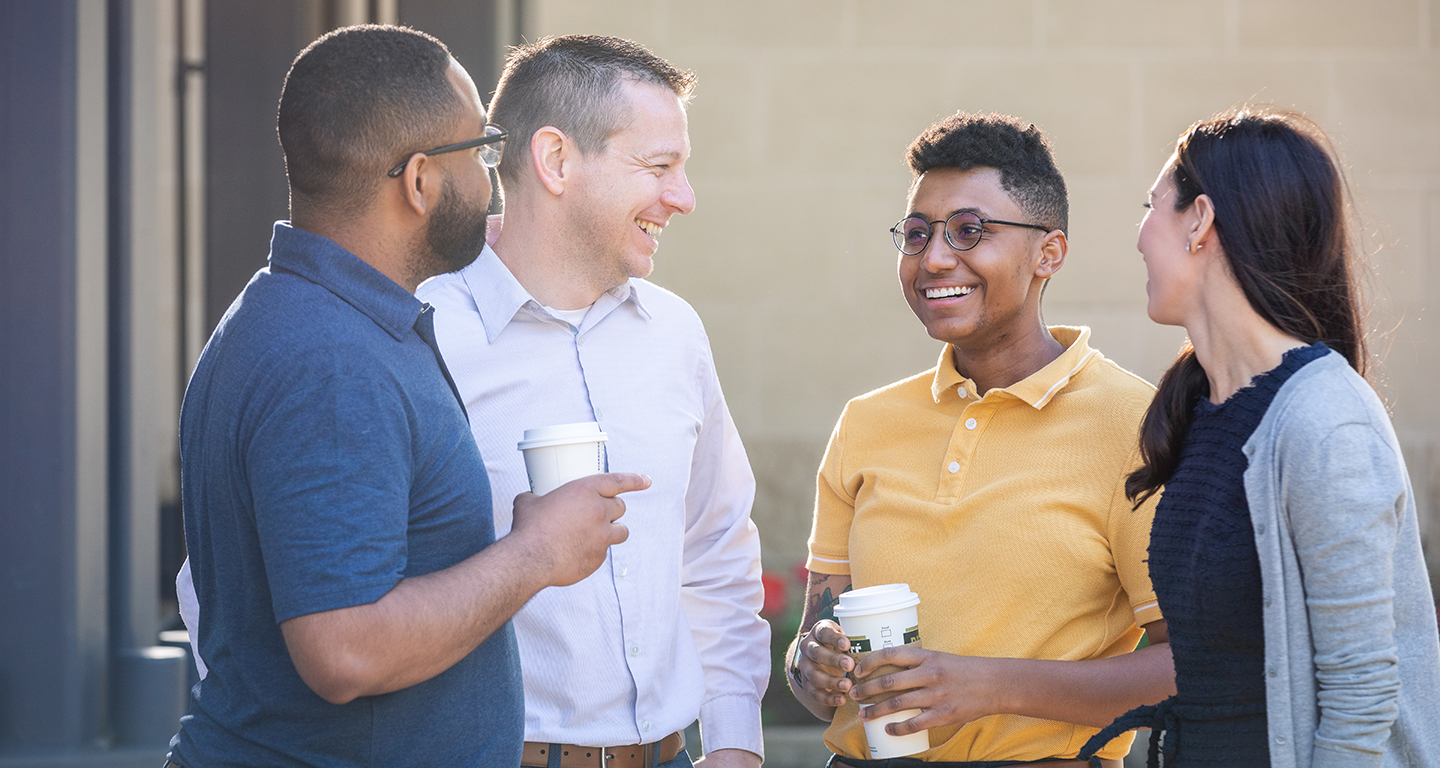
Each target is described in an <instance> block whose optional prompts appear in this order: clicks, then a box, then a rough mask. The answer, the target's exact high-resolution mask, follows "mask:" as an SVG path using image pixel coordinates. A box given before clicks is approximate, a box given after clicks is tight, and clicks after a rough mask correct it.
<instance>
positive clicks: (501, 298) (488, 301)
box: [460, 245, 650, 344]
mask: <svg viewBox="0 0 1440 768" xmlns="http://www.w3.org/2000/svg"><path fill="white" fill-rule="evenodd" d="M460 278H461V279H462V280H464V281H465V287H466V288H467V289H469V291H470V296H471V298H472V299H474V301H475V309H476V310H478V311H479V312H480V323H481V324H482V325H483V326H484V327H485V338H486V340H487V341H489V342H490V343H491V344H494V343H495V339H496V337H498V336H499V335H500V332H501V331H503V330H505V326H507V325H509V324H510V321H511V320H514V319H515V315H516V314H518V313H519V312H520V310H521V309H522V308H523V307H525V306H526V305H527V304H528V305H530V306H531V307H532V308H533V309H534V310H535V311H539V312H543V311H544V310H543V309H541V304H540V302H539V301H537V300H536V299H535V298H534V297H533V296H531V295H530V292H529V291H527V290H525V286H523V285H521V284H520V281H519V280H516V279H515V275H514V273H512V272H511V271H510V268H509V267H507V266H505V262H503V261H501V260H500V256H499V255H498V254H496V253H495V251H494V249H492V248H491V247H490V246H489V245H486V246H485V249H484V250H482V251H481V252H480V257H479V258H477V259H475V261H474V262H472V263H471V264H470V266H468V267H465V268H464V269H462V270H460ZM635 285H636V281H635V280H634V279H633V278H632V279H630V280H627V281H625V282H624V283H621V284H620V285H618V286H616V287H614V288H611V289H610V290H608V291H606V292H605V293H603V294H601V296H600V298H599V299H598V300H596V302H595V306H594V308H593V309H591V310H590V314H591V315H596V318H595V320H598V319H599V318H600V317H603V316H604V315H605V314H606V313H608V312H609V311H610V310H612V309H614V308H615V307H617V306H619V305H621V304H624V303H625V302H627V301H629V302H630V303H632V304H634V306H635V311H636V312H637V313H638V314H639V315H640V316H641V317H643V318H645V319H646V320H648V319H650V312H649V311H648V310H647V309H645V305H644V304H642V303H641V302H640V294H639V291H637V290H635ZM593 322H594V321H592V319H591V318H590V316H589V315H587V316H586V318H585V324H586V325H587V326H588V325H591V324H592V323H593Z"/></svg>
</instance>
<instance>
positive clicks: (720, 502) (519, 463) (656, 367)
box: [417, 246, 770, 756]
mask: <svg viewBox="0 0 1440 768" xmlns="http://www.w3.org/2000/svg"><path fill="white" fill-rule="evenodd" d="M417 295H418V296H419V297H420V299H421V300H422V301H426V302H429V303H431V304H433V305H434V306H435V308H436V311H435V334H436V337H437V339H438V341H439V344H440V349H441V352H442V354H443V355H444V357H445V362H446V364H447V366H448V367H449V369H450V373H451V376H452V377H453V378H454V380H455V384H456V385H457V386H458V387H459V390H460V394H461V397H462V398H463V400H464V401H465V408H466V410H467V411H468V412H469V415H470V428H471V431H472V432H473V433H474V435H475V442H476V443H478V444H479V446H480V455H481V456H482V457H483V458H484V460H485V467H486V469H487V471H488V473H489V479H490V488H491V493H492V495H493V498H494V509H495V512H494V514H495V528H496V535H497V536H501V535H504V534H505V533H507V532H508V531H509V530H510V525H511V520H512V517H511V515H512V504H513V501H514V498H515V496H516V495H517V494H519V493H521V492H523V491H527V490H529V482H528V480H527V478H526V474H525V464H524V459H523V457H522V455H521V453H520V452H519V451H518V450H517V449H516V443H518V442H519V441H520V439H521V436H522V433H523V431H524V430H525V429H527V428H531V427H543V426H549V425H553V424H566V423H572V422H583V421H598V422H599V423H600V427H601V429H602V430H604V432H605V433H606V435H607V436H608V438H609V440H608V442H607V443H606V445H605V450H606V455H607V460H608V463H609V469H610V470H611V471H615V472H639V473H644V474H647V475H649V476H650V477H651V478H652V480H653V481H654V484H653V485H652V486H651V487H650V488H649V489H647V490H644V491H640V492H637V493H628V494H625V496H624V499H625V505H626V512H625V517H624V518H623V519H622V522H624V523H625V525H626V526H627V527H628V528H629V530H630V538H629V539H628V540H627V541H626V542H624V543H623V544H617V545H615V546H613V547H611V548H610V551H609V553H608V555H607V557H606V559H605V562H604V564H602V565H601V566H600V569H599V570H598V571H596V572H595V573H594V574H592V575H590V576H589V577H588V578H586V579H585V580H583V581H581V582H579V583H577V584H574V585H572V586H569V587H551V588H549V589H545V590H543V591H541V592H540V593H539V594H537V595H536V596H535V597H534V598H533V599H531V600H530V602H529V603H527V604H526V606H525V607H524V608H523V609H521V611H520V612H519V613H518V614H516V616H515V631H516V634H517V636H518V637H519V641H520V659H521V669H522V672H523V675H524V680H525V738H526V740H527V741H539V742H561V743H569V744H580V745H585V746H615V745H623V744H636V743H648V742H652V741H657V740H659V739H661V738H663V737H665V736H666V735H668V734H670V733H673V732H675V731H677V730H680V729H682V728H684V727H685V726H687V725H688V724H690V723H691V722H692V721H693V720H694V719H695V718H696V716H697V715H698V716H699V718H700V722H701V727H702V728H703V734H704V742H705V744H704V746H705V749H706V751H707V752H710V751H714V750H716V749H725V748H738V749H745V750H749V751H751V752H754V753H756V754H760V755H762V756H763V751H762V749H763V748H762V745H761V738H760V699H761V696H762V695H763V694H764V692H765V687H766V685H767V683H768V679H769V673H770V628H769V626H768V625H767V624H766V623H765V622H764V620H762V619H761V618H760V617H759V614H758V611H759V610H760V606H761V604H762V602H763V598H764V596H763V591H762V587H761V583H760V539H759V535H758V533H757V531H756V529H755V525H754V523H752V522H751V521H750V505H751V503H752V501H753V500H754V495H755V478H754V476H753V475H752V474H751V471H750V464H749V461H748V460H747V458H746V456H745V448H744V446H742V445H741V443H740V435H739V433H738V432H737V431H736V430H735V425H734V423H733V422H732V420H731V418H730V412H729V410H728V409H727V408H726V406H725V398H724V396H723V395H722V394H721V392H720V381H719V379H718V378H717V377H716V374H715V364H714V360H713V359H712V357H711V353H710V343H709V339H708V338H707V337H706V335H705V329H704V327H703V326H702V325H701V322H700V318H699V317H698V316H697V315H696V314H695V311H694V310H693V309H691V307H690V305H689V304H687V303H686V302H685V301H684V300H683V299H681V298H680V297H678V296H676V295H675V294H673V293H670V292H669V291H666V290H664V289H663V288H660V287H658V286H656V285H654V284H652V283H649V282H647V281H645V280H639V279H632V280H630V281H628V282H627V283H625V284H624V285H621V286H619V287H617V288H614V289H612V290H610V291H608V292H606V293H605V294H603V295H602V296H601V297H600V298H599V300H597V301H596V302H595V304H594V305H593V306H592V307H591V308H590V309H589V311H588V312H586V313H585V314H584V316H583V319H580V318H576V319H579V323H580V324H579V326H578V327H576V326H572V325H571V324H570V323H569V322H566V321H565V320H563V319H561V318H559V317H556V316H555V315H554V314H552V313H551V312H550V311H547V310H546V309H545V308H544V307H542V306H541V305H540V303H539V302H537V301H536V300H535V299H533V298H531V296H530V294H529V293H528V292H526V290H525V289H524V288H523V287H522V286H521V285H520V283H519V282H518V281H517V280H516V279H515V277H514V275H512V274H511V272H510V270H509V269H508V268H507V267H506V266H505V265H504V263H502V262H501V261H500V259H499V257H497V256H496V255H495V252H494V251H493V250H491V249H490V248H489V247H488V246H487V247H486V248H485V250H484V252H483V253H482V254H481V255H480V258H478V259H477V260H476V261H475V262H474V263H473V264H471V265H470V266H469V267H466V268H465V269H464V270H462V271H460V272H458V273H453V274H448V275H441V276H439V277H436V278H434V279H432V280H430V281H428V282H426V283H425V284H423V285H422V286H420V289H419V291H418V292H417ZM577 314H578V313H577ZM572 317H574V316H572Z"/></svg>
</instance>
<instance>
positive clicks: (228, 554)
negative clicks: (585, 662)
mask: <svg viewBox="0 0 1440 768" xmlns="http://www.w3.org/2000/svg"><path fill="white" fill-rule="evenodd" d="M432 319H433V318H432V315H431V310H430V309H429V307H427V306H425V305H423V304H421V303H420V301H418V300H417V299H416V298H415V297H414V296H412V295H411V294H410V293H409V292H407V291H406V290H405V289H403V288H401V287H400V286H398V285H396V284H395V283H394V282H392V281H391V280H390V279H388V278H386V277H385V276H384V275H382V274H380V273H379V272H378V271H376V270H375V269H374V268H372V267H370V266H369V265H368V264H365V263H364V262H362V261H361V260H360V259H358V258H356V257H355V256H353V255H352V254H350V253H349V252H347V251H345V250H344V249H343V248H341V247H340V246H338V245H336V244H335V243H334V242H332V241H330V240H327V239H325V238H323V237H320V236H318V235H313V234H310V233H308V232H304V231H301V230H298V229H294V228H293V227H291V226H290V225H289V224H288V223H286V222H278V223H276V225H275V232H274V237H273V239H272V240H271V243H270V266H269V267H268V268H266V269H262V270H260V271H259V272H257V273H256V274H255V277H254V278H252V279H251V280H250V283H249V285H247V286H246V287H245V290H244V292H242V293H241V294H240V296H239V298H237V299H236V300H235V303H234V304H232V305H231V306H230V309H229V310H228V311H227V312H226V313H225V317H224V318H223V319H222V320H221V321H220V325H219V327H217V328H216V329H215V333H214V334H213V335H212V336H211V337H210V342H209V343H208V344H207V345H206V346H205V352H204V354H202V355H201V357H200V362H199V365H198V366H196V369H195V373H194V375H193V376H192V377H191V379H190V385H189V386H188V387H187V388H186V390H185V402H184V406H183V408H182V409H181V414H180V457H181V493H182V501H183V504H184V510H185V543H186V545H187V547H188V548H189V552H190V564H191V569H192V572H193V576H194V582H195V591H196V594H197V597H198V599H199V602H200V626H199V628H198V637H199V648H200V656H201V658H203V659H205V662H206V664H207V665H208V666H209V674H208V675H207V676H206V677H205V679H204V680H202V681H201V682H200V683H199V684H198V685H197V686H195V688H194V690H193V691H192V692H191V701H190V707H189V712H188V714H186V715H185V717H184V718H182V719H181V721H180V732H179V733H178V734H176V736H175V738H174V739H173V740H172V741H171V748H172V751H171V759H173V760H174V761H175V762H177V763H181V764H183V765H185V766H188V768H213V767H215V766H242V765H243V766H258V765H267V766H301V765H305V766H386V767H387V768H388V767H390V766H441V765H443V766H478V765H518V764H519V762H520V745H521V741H522V739H523V723H524V710H523V702H522V693H521V682H520V662H519V657H518V654H517V650H516V646H515V635H514V632H513V630H512V629H511V626H510V624H509V623H508V622H507V623H505V624H504V625H503V626H502V627H501V628H500V629H499V630H497V631H496V632H495V633H494V634H493V635H491V636H490V638H489V639H487V640H486V641H485V642H484V643H482V644H481V645H480V647H478V648H476V649H475V650H474V651H473V652H472V653H470V655H468V656H466V657H465V658H464V659H462V660H461V661H459V662H458V663H456V664H455V665H454V666H453V667H451V668H450V669H448V670H446V671H445V672H443V673H441V674H439V675H437V676H436V677H434V678H432V679H430V680H427V681H425V682H423V683H420V684H418V685H415V686H412V687H410V688H406V689H404V690H401V691H396V692H394V693H388V694H384V695H381V696H370V697H362V698H359V699H356V700H354V701H352V702H350V703H348V704H344V705H338V706H337V705H335V704H330V703H328V702H326V701H325V700H324V699H321V698H320V697H319V696H317V695H316V694H315V693H314V692H313V691H311V690H310V688H309V687H307V686H306V685H305V683H304V681H302V680H301V679H300V676H299V674H298V673H297V672H296V671H295V667H294V665H293V664H292V663H291V661H290V655H289V653H288V652H287V650H286V647H285V640H284V638H283V637H282V635H281V632H280V622H283V621H285V620H286V619H290V618H294V617H296V616H302V615H305V614H309V613H315V612H318V611H328V610H333V609H336V608H345V607H349V606H354V605H362V604H365V603H371V602H374V601H376V600H378V599H380V598H381V597H382V596H383V595H385V593H387V592H389V591H390V590H391V589H392V588H393V587H394V586H395V585H396V584H397V583H399V581H400V580H401V579H402V578H404V577H407V576H418V575H421V574H425V573H430V572H432V571H437V570H441V569H443V568H448V567H450V566H452V565H455V564H456V563H459V562H460V561H462V560H464V559H465V558H468V557H470V556H471V555H474V554H475V553H477V552H479V551H480V550H482V549H484V548H485V547H486V546H488V545H489V544H491V543H492V542H493V541H494V540H495V528H494V524H493V522H492V520H491V509H490V487H489V482H488V480H487V479H486V476H485V465H484V464H483V463H482V462H481V459H480V453H479V450H478V449H477V448H476V447H475V441H474V439H473V438H472V437H471V435H470V428H469V425H468V424H467V422H466V418H465V411H464V408H463V407H462V406H461V405H460V403H459V401H458V398H457V396H456V394H455V393H454V391H453V387H452V386H451V384H450V383H449V380H448V374H447V373H446V372H445V371H444V368H443V365H442V363H441V362H440V358H439V353H438V351H436V348H435V347H434V346H433V341H434V334H433V332H432V331H431V330H430V329H431V322H432ZM427 338H428V339H429V343H427V340H426V339H427Z"/></svg>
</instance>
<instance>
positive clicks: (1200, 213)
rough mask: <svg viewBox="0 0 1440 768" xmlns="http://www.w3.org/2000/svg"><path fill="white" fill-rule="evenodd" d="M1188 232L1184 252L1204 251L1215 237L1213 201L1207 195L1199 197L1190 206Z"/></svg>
mask: <svg viewBox="0 0 1440 768" xmlns="http://www.w3.org/2000/svg"><path fill="white" fill-rule="evenodd" d="M1189 223H1190V231H1189V233H1188V237H1187V239H1186V241H1185V248H1186V250H1189V251H1191V252H1192V253H1193V252H1196V251H1201V250H1204V248H1205V246H1207V245H1210V244H1211V241H1212V240H1213V238H1214V236H1215V201H1214V200H1212V199H1210V196H1209V195H1203V194H1202V195H1200V196H1198V197H1196V198H1195V202H1193V203H1191V204H1190V211H1189Z"/></svg>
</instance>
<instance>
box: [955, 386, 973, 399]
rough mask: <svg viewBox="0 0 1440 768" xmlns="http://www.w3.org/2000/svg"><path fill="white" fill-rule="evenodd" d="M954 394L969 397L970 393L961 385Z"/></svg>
mask: <svg viewBox="0 0 1440 768" xmlns="http://www.w3.org/2000/svg"><path fill="white" fill-rule="evenodd" d="M955 394H957V395H959V396H961V397H969V396H970V393H969V392H966V391H965V388H964V387H961V388H960V391H959V392H956V393H955Z"/></svg>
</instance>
